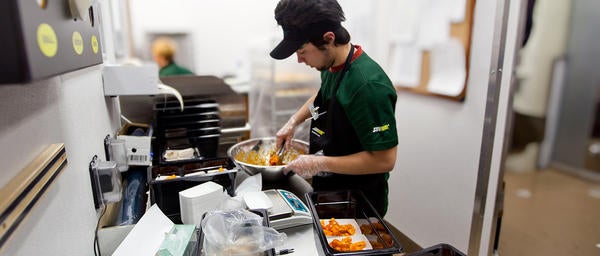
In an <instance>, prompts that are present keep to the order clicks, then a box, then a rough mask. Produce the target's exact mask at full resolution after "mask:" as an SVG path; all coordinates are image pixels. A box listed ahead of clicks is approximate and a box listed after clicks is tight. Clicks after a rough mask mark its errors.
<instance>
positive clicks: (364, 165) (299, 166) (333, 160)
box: [285, 146, 397, 178]
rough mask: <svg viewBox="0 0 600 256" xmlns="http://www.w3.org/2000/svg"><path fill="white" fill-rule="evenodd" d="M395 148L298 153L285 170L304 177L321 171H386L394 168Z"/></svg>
mask: <svg viewBox="0 0 600 256" xmlns="http://www.w3.org/2000/svg"><path fill="white" fill-rule="evenodd" d="M396 149H397V146H394V147H393V148H390V149H386V150H380V151H361V152H358V153H354V154H351V155H347V156H319V155H300V156H299V157H298V158H297V159H296V160H294V161H292V162H291V163H289V164H288V165H287V166H286V168H285V172H288V171H294V172H295V173H296V174H298V175H300V176H302V177H305V178H309V177H312V176H314V175H316V174H317V173H318V172H321V171H327V172H333V173H339V174H349V175H361V174H376V173H386V172H390V171H392V170H393V169H394V165H395V164H396Z"/></svg>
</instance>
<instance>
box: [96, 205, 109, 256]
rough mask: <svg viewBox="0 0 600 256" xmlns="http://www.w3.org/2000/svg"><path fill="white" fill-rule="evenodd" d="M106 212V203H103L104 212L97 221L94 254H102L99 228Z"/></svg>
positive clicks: (97, 255)
mask: <svg viewBox="0 0 600 256" xmlns="http://www.w3.org/2000/svg"><path fill="white" fill-rule="evenodd" d="M104 213H106V205H105V204H102V213H100V217H99V218H98V222H97V223H96V231H95V235H94V255H96V256H101V255H102V253H101V252H100V242H99V241H98V229H99V228H100V220H102V216H104Z"/></svg>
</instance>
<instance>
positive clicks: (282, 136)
mask: <svg viewBox="0 0 600 256" xmlns="http://www.w3.org/2000/svg"><path fill="white" fill-rule="evenodd" d="M297 125H298V123H297V122H296V118H294V116H292V117H290V120H288V121H287V123H285V125H283V127H281V129H279V131H278V132H277V134H276V135H275V136H276V137H277V144H276V145H277V149H279V146H280V145H281V143H283V142H284V141H285V148H286V149H289V148H290V145H291V143H292V139H293V138H294V133H295V131H296V126H297Z"/></svg>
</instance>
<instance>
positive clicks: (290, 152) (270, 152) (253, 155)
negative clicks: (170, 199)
mask: <svg viewBox="0 0 600 256" xmlns="http://www.w3.org/2000/svg"><path fill="white" fill-rule="evenodd" d="M276 150H277V148H276V147H275V143H263V145H262V146H261V147H260V148H258V149H253V148H252V147H250V146H248V147H247V148H244V149H242V150H239V151H238V152H237V154H236V155H234V156H233V158H234V159H235V160H237V161H239V162H242V163H247V164H253V165H260V166H277V165H286V164H287V163H289V162H291V161H293V160H294V159H296V158H298V156H299V155H302V154H305V153H306V152H304V151H303V150H302V149H298V148H294V147H291V148H290V149H287V150H285V151H284V152H283V155H282V156H281V159H279V157H278V156H277V151H276Z"/></svg>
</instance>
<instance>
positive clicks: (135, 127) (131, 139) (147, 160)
mask: <svg viewBox="0 0 600 256" xmlns="http://www.w3.org/2000/svg"><path fill="white" fill-rule="evenodd" d="M142 131H143V136H137V134H138V133H139V134H141V133H142ZM132 133H133V134H132ZM128 134H131V135H128ZM134 134H135V135H134ZM117 139H120V140H124V141H125V146H126V147H127V164H129V165H137V166H152V156H151V155H150V152H151V145H150V143H151V141H152V127H151V126H150V125H148V124H140V123H127V124H125V125H124V126H123V127H121V130H119V132H118V134H117Z"/></svg>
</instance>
